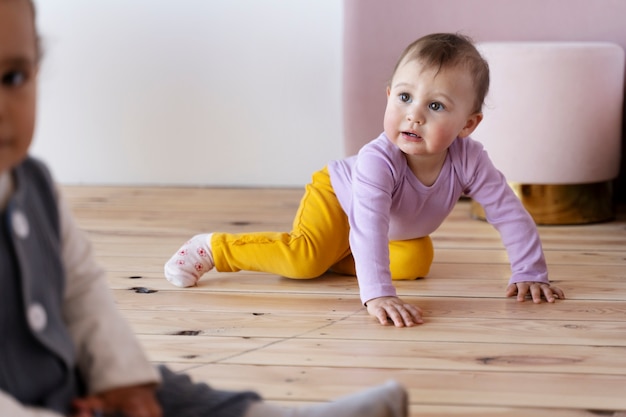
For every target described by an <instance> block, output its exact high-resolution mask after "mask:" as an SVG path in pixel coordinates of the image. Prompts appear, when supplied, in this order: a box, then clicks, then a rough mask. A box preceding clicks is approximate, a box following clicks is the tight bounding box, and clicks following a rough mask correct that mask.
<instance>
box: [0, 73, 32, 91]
mask: <svg viewBox="0 0 626 417" xmlns="http://www.w3.org/2000/svg"><path fill="white" fill-rule="evenodd" d="M26 79H27V75H26V72H24V71H8V72H5V73H4V74H2V85H4V86H7V87H19V86H20V85H22V84H24V83H25V82H26Z"/></svg>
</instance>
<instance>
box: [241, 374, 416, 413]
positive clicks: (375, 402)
mask: <svg viewBox="0 0 626 417" xmlns="http://www.w3.org/2000/svg"><path fill="white" fill-rule="evenodd" d="M329 416H332V417H406V416H408V394H407V392H406V390H405V389H404V388H403V387H402V386H401V385H399V384H398V383H397V382H395V381H390V382H387V383H386V384H383V385H379V386H377V387H374V388H370V389H368V390H365V391H362V392H358V393H356V394H352V395H348V396H346V397H343V398H340V399H338V400H336V401H333V402H331V403H327V404H320V405H314V406H309V407H301V408H281V407H278V406H275V405H272V404H267V403H264V402H257V403H253V404H252V405H251V406H250V408H249V409H248V412H247V413H246V414H245V417H329Z"/></svg>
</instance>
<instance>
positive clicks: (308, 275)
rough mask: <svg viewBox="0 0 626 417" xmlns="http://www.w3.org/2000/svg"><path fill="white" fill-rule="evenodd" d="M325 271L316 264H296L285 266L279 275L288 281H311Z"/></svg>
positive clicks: (325, 269)
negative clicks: (288, 279)
mask: <svg viewBox="0 0 626 417" xmlns="http://www.w3.org/2000/svg"><path fill="white" fill-rule="evenodd" d="M327 269H328V268H324V267H323V266H320V265H319V264H318V263H312V262H311V263H309V262H298V263H295V264H291V265H287V266H285V268H284V269H283V271H282V273H281V275H282V276H284V277H285V278H290V279H313V278H317V277H319V276H321V275H323V274H324V273H325V272H326V271H327Z"/></svg>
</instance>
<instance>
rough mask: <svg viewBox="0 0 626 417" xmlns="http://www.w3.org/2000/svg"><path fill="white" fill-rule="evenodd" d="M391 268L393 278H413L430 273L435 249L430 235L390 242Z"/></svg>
mask: <svg viewBox="0 0 626 417" xmlns="http://www.w3.org/2000/svg"><path fill="white" fill-rule="evenodd" d="M390 255H391V256H390V257H391V259H390V268H391V278H392V279H393V280H411V279H417V278H422V277H425V276H426V275H428V272H429V271H430V266H431V265H432V263H433V258H434V249H433V245H432V241H431V239H430V237H428V236H426V237H423V238H421V239H414V240H410V241H402V242H396V243H395V245H394V243H393V242H392V243H391V244H390Z"/></svg>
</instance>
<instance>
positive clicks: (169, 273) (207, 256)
mask: <svg viewBox="0 0 626 417" xmlns="http://www.w3.org/2000/svg"><path fill="white" fill-rule="evenodd" d="M214 266H215V264H214V263H213V253H212V252H211V234H206V233H205V234H201V235H195V236H194V237H192V238H191V239H189V241H187V242H186V243H185V244H184V245H183V246H181V248H180V249H178V251H177V252H176V253H175V254H174V255H173V256H172V257H171V258H170V260H169V261H167V262H166V263H165V268H164V270H165V271H164V272H165V278H167V280H168V281H169V282H171V283H172V284H174V285H176V286H177V287H192V286H194V285H196V284H197V283H198V280H199V279H200V277H201V276H202V275H204V273H205V272H208V271H210V270H211V269H213V267H214Z"/></svg>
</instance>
